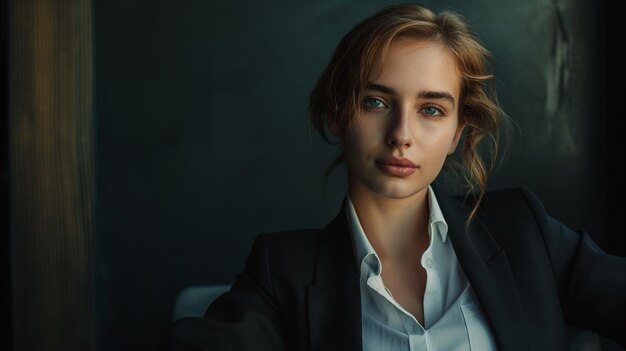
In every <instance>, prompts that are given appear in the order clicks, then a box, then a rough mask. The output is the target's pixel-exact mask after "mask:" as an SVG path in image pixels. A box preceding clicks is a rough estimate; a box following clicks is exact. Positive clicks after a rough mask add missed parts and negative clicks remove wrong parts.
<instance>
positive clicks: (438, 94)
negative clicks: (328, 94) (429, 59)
mask: <svg viewBox="0 0 626 351" xmlns="http://www.w3.org/2000/svg"><path fill="white" fill-rule="evenodd" d="M365 89H368V90H377V91H380V92H381V93H385V94H390V95H398V93H397V92H396V91H395V90H393V88H390V87H388V86H385V85H382V84H378V83H367V85H366V86H365ZM417 97H418V98H420V99H434V100H447V101H448V102H450V103H451V104H452V106H456V105H455V104H454V96H452V94H450V93H449V92H447V91H420V92H419V93H417Z"/></svg>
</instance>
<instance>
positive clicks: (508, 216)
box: [470, 187, 547, 229]
mask: <svg viewBox="0 0 626 351" xmlns="http://www.w3.org/2000/svg"><path fill="white" fill-rule="evenodd" d="M470 198H471V197H470ZM470 205H471V203H470ZM478 217H479V218H480V219H481V220H483V221H488V222H494V221H495V222H505V223H506V224H507V225H509V226H510V225H513V224H515V225H520V224H530V223H534V224H537V225H539V226H543V225H545V222H546V221H547V215H546V211H545V208H544V206H543V203H542V202H541V200H540V199H539V197H538V196H537V195H536V194H535V193H534V192H533V191H531V190H530V189H528V188H526V187H516V188H505V189H497V190H491V191H488V192H487V193H486V194H485V197H484V198H483V200H482V201H481V203H480V207H479V212H478ZM540 229H541V228H540Z"/></svg>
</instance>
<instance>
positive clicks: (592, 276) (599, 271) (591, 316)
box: [522, 189, 626, 347]
mask: <svg viewBox="0 0 626 351" xmlns="http://www.w3.org/2000/svg"><path fill="white" fill-rule="evenodd" d="M522 191H523V194H524V196H525V198H526V200H527V201H528V203H529V205H530V207H531V208H532V210H533V212H534V215H535V217H536V220H537V222H538V223H539V226H540V230H541V233H542V234H543V240H544V242H545V245H546V248H547V251H548V255H549V256H550V261H551V264H552V268H553V270H554V274H555V279H556V281H557V285H558V289H559V294H560V299H561V307H562V309H563V315H564V318H565V322H566V323H567V324H568V325H574V326H578V327H581V328H583V329H588V330H593V331H595V332H597V333H598V334H600V335H603V336H605V337H608V338H610V339H612V340H615V341H616V342H618V343H619V344H620V345H622V346H623V347H626V346H625V345H626V339H625V338H624V329H623V328H624V326H625V325H626V258H624V257H620V256H614V255H609V254H607V253H606V252H604V251H603V250H602V249H601V248H600V247H598V245H596V243H595V242H594V241H593V240H592V239H591V237H590V236H589V235H588V234H587V233H586V232H584V231H578V232H576V231H573V230H572V229H570V228H568V227H567V226H565V225H563V224H562V223H560V222H558V221H557V220H555V219H554V218H552V217H550V216H548V215H546V213H545V210H544V208H543V205H542V204H541V202H540V201H539V199H538V198H537V197H536V196H535V195H534V194H533V193H532V192H530V191H529V190H527V189H523V190H522Z"/></svg>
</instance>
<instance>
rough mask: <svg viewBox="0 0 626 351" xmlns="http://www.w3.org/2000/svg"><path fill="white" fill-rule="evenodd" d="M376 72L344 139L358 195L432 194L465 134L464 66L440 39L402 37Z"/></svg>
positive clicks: (352, 187)
mask: <svg viewBox="0 0 626 351" xmlns="http://www.w3.org/2000/svg"><path fill="white" fill-rule="evenodd" d="M374 68H377V69H374V70H373V72H375V74H374V76H372V77H369V79H368V86H367V88H366V90H365V98H364V99H363V101H362V112H360V113H357V115H356V116H354V128H348V129H347V130H346V131H345V135H344V139H343V146H344V151H345V157H346V163H347V167H348V173H349V187H350V192H351V193H352V192H354V191H367V192H373V193H375V194H378V195H380V196H383V197H387V198H395V199H404V198H409V197H412V196H417V195H419V194H422V195H424V194H425V190H426V188H427V186H428V185H429V184H430V183H432V182H433V180H435V178H436V177H437V175H438V174H439V172H440V171H441V168H442V167H443V164H444V161H445V159H446V155H448V154H451V153H452V152H453V151H454V148H455V147H456V145H457V143H458V140H459V137H460V135H461V129H462V128H461V127H460V126H459V116H458V106H459V96H460V89H461V77H460V73H459V71H458V69H457V65H456V63H455V61H454V58H453V56H451V55H450V54H449V53H448V52H447V51H446V50H445V49H444V48H443V47H442V46H441V45H440V44H438V43H437V42H433V41H425V40H417V39H413V38H399V39H396V40H395V41H394V42H392V44H391V45H390V47H389V51H388V54H387V56H386V60H384V62H382V63H380V62H379V63H378V64H377V66H376V67H374Z"/></svg>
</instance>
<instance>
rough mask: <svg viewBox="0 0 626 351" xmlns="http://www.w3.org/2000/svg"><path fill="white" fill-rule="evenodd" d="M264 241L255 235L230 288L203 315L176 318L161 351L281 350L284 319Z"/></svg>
mask: <svg viewBox="0 0 626 351" xmlns="http://www.w3.org/2000/svg"><path fill="white" fill-rule="evenodd" d="M268 259H269V257H268V252H267V247H266V240H265V237H264V236H263V235H261V236H259V237H258V238H257V239H256V240H255V242H254V244H253V246H252V251H251V253H250V255H249V256H248V259H247V260H246V268H245V269H244V271H243V273H241V274H239V275H238V276H237V279H236V281H235V283H234V284H233V287H232V289H231V290H230V291H229V292H227V293H225V294H224V295H222V296H220V297H219V298H218V299H217V300H216V301H215V302H214V303H213V304H211V306H210V307H209V308H208V310H207V312H206V314H205V316H204V318H183V319H181V320H179V321H176V323H174V324H173V325H172V326H171V327H170V330H169V333H168V336H167V338H166V340H165V342H164V343H163V347H162V349H163V350H171V351H174V350H176V351H182V350H272V351H273V350H284V349H285V345H284V340H285V339H286V335H285V327H284V321H283V319H282V317H281V316H280V314H279V313H278V308H277V306H276V303H275V300H274V298H273V296H274V294H273V290H272V282H271V276H270V270H269V269H268V267H269V263H268Z"/></svg>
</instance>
